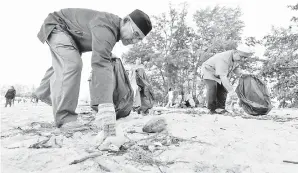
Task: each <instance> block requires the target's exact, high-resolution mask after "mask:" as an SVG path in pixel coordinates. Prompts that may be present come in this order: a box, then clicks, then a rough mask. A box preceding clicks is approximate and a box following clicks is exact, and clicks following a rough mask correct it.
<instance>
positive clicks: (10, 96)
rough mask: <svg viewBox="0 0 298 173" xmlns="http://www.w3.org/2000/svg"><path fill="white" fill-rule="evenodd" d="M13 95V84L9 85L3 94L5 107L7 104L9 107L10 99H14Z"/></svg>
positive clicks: (14, 95) (14, 94)
mask: <svg viewBox="0 0 298 173" xmlns="http://www.w3.org/2000/svg"><path fill="white" fill-rule="evenodd" d="M15 97H16V90H15V89H14V87H13V86H11V87H10V88H9V89H8V90H7V92H6V94H5V99H6V102H5V107H7V105H9V107H11V104H12V101H13V100H14V99H15Z"/></svg>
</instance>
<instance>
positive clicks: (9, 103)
mask: <svg viewBox="0 0 298 173" xmlns="http://www.w3.org/2000/svg"><path fill="white" fill-rule="evenodd" d="M11 102H12V99H8V98H6V102H5V107H7V105H9V106H10V107H11Z"/></svg>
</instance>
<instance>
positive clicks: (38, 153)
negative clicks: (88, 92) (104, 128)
mask: <svg viewBox="0 0 298 173" xmlns="http://www.w3.org/2000/svg"><path fill="white" fill-rule="evenodd" d="M82 111H86V108H85V107H80V108H78V112H82ZM175 112H176V111H175V110H173V111H172V113H167V114H162V115H160V116H161V117H165V118H166V120H167V123H168V131H169V132H170V134H171V135H173V136H176V137H180V138H184V139H192V140H196V141H201V142H202V143H194V142H187V141H184V142H180V143H178V144H176V145H170V146H168V147H164V149H165V151H164V152H163V153H162V154H160V155H159V156H158V157H156V158H157V159H159V160H160V161H164V162H166V161H175V163H174V164H169V165H167V166H159V167H160V168H159V169H158V167H157V166H150V165H146V164H141V163H139V162H135V161H129V160H128V159H127V158H128V157H127V156H128V155H127V154H124V155H119V156H106V155H105V156H102V157H98V158H95V159H90V160H87V161H85V162H82V163H79V164H76V165H69V163H70V162H71V161H73V160H74V159H78V158H81V157H83V156H85V155H87V154H88V153H87V152H86V150H85V149H86V148H88V147H89V143H90V141H91V140H92V139H93V135H94V133H92V132H90V131H89V132H76V133H74V134H73V135H72V136H71V137H65V136H63V135H56V138H57V140H58V141H59V142H60V144H61V146H62V147H61V148H59V147H56V148H48V149H46V148H43V149H30V148H28V147H29V146H30V145H32V144H34V143H36V142H37V141H40V140H43V139H45V136H46V135H47V131H46V130H47V129H46V128H44V129H45V130H44V131H42V133H41V135H37V134H36V133H25V134H24V133H21V131H20V130H18V129H17V127H21V129H23V130H24V129H25V130H26V128H28V125H30V124H31V123H32V122H45V124H48V125H49V123H51V122H52V120H53V116H52V114H51V108H50V107H48V106H46V105H44V104H38V105H33V104H30V103H28V104H19V105H18V104H16V106H15V107H13V108H3V106H2V107H1V172H3V173H8V172H14V173H15V172H64V173H65V172H88V173H89V172H105V171H104V170H103V168H102V167H101V166H100V165H106V166H108V167H110V168H111V167H112V168H113V170H112V172H161V171H162V172H166V173H174V172H175V173H177V172H183V173H185V172H186V173H187V172H189V173H191V172H210V173H211V172H215V173H221V172H223V173H238V172H239V173H240V172H241V173H242V172H247V173H267V172H268V173H275V172H276V173H283V172H284V173H292V172H293V173H295V172H298V165H297V164H290V163H283V160H291V161H298V120H297V119H293V120H291V121H286V122H280V121H279V122H276V121H273V120H256V119H243V118H241V117H230V116H223V115H206V114H187V113H175ZM177 112H179V110H178V111H177ZM270 115H271V116H279V117H281V119H286V118H288V117H290V118H295V117H298V110H297V109H296V110H291V109H288V110H272V112H271V113H270ZM153 116H154V117H157V115H150V116H146V117H141V116H138V115H136V114H132V115H131V116H130V117H128V118H126V119H122V120H119V121H118V122H117V123H118V124H119V125H120V126H121V127H122V128H123V129H124V130H125V131H128V130H136V131H141V129H142V126H143V125H144V124H145V123H146V122H147V121H148V120H149V119H151V118H152V117H153ZM37 128H38V127H37ZM49 130H55V128H49ZM147 136H148V135H146V134H129V137H130V138H131V139H140V138H143V137H147Z"/></svg>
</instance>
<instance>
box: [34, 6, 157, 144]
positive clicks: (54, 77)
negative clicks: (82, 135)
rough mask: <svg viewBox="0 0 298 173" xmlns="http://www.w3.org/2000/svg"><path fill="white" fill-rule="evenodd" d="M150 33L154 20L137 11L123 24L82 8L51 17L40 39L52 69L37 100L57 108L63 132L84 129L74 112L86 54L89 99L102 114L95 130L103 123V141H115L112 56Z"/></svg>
mask: <svg viewBox="0 0 298 173" xmlns="http://www.w3.org/2000/svg"><path fill="white" fill-rule="evenodd" d="M151 29H152V25H151V21H150V18H149V16H148V15H147V14H145V13H144V12H142V11H141V10H134V11H133V12H132V13H130V14H129V15H127V16H126V17H124V18H123V19H121V18H120V17H118V16H116V15H114V14H111V13H106V12H99V11H94V10H89V9H77V8H68V9H62V10H60V11H58V12H53V13H50V14H49V15H48V17H47V18H46V19H45V21H44V23H43V25H42V27H41V29H40V31H39V33H38V38H39V40H40V41H41V42H42V43H45V42H46V43H47V44H48V45H49V48H50V51H51V54H52V66H51V67H50V68H49V69H48V70H47V71H46V73H45V76H44V78H43V79H42V81H41V84H40V86H39V87H38V88H37V90H36V91H35V95H36V96H37V98H39V99H40V100H41V101H44V102H46V103H48V104H49V105H52V107H53V114H54V120H55V123H56V126H57V127H58V128H63V129H73V128H77V127H78V126H81V125H84V124H81V123H80V122H79V121H77V118H78V114H77V113H76V112H75V109H76V107H77V104H78V97H79V90H80V80H81V71H82V66H83V64H82V59H81V54H82V53H84V52H92V58H91V67H92V76H91V81H90V83H91V84H90V85H91V87H90V96H91V106H92V107H93V108H94V107H96V109H97V114H96V120H95V125H97V126H99V127H101V124H100V122H101V121H100V119H103V122H104V124H103V127H102V128H103V129H104V135H103V140H104V139H106V138H107V137H108V136H116V127H115V121H116V114H115V109H114V105H113V88H114V87H113V68H112V63H111V56H112V53H111V52H112V49H113V47H114V45H115V44H116V42H118V41H119V40H121V41H122V43H123V45H130V44H135V43H137V42H139V41H140V40H142V39H143V38H144V37H145V36H146V35H147V34H148V33H149V32H150V31H151ZM99 136H100V135H99Z"/></svg>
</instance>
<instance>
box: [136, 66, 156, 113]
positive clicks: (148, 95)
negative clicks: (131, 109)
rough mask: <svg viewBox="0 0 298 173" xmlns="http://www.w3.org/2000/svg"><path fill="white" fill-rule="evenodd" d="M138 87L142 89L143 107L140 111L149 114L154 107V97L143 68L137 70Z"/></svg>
mask: <svg viewBox="0 0 298 173" xmlns="http://www.w3.org/2000/svg"><path fill="white" fill-rule="evenodd" d="M136 80H137V85H138V86H139V87H140V88H141V91H140V96H141V107H140V108H139V111H143V112H145V113H146V112H148V110H149V109H151V108H152V107H153V101H154V95H153V92H152V88H151V85H150V83H149V80H148V77H147V75H146V73H145V70H144V69H143V68H138V69H137V70H136Z"/></svg>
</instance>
